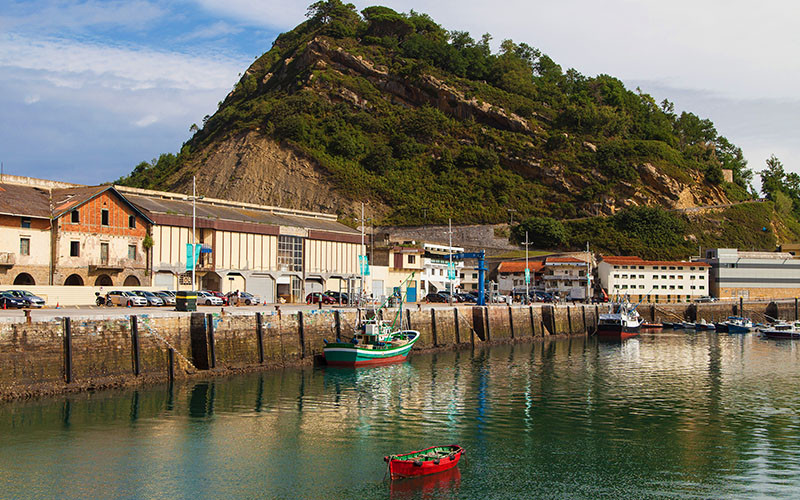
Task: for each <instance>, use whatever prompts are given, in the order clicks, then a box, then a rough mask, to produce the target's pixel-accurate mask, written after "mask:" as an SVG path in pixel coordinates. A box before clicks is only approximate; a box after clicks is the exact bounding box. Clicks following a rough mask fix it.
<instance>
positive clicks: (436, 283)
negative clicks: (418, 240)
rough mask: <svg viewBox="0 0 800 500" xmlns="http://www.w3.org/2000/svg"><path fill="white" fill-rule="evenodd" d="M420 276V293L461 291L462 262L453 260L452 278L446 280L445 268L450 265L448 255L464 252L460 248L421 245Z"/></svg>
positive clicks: (433, 244) (431, 244) (430, 244)
mask: <svg viewBox="0 0 800 500" xmlns="http://www.w3.org/2000/svg"><path fill="white" fill-rule="evenodd" d="M422 249H423V255H422V274H421V276H420V289H421V290H422V292H421V293H423V295H426V294H428V293H436V292H443V291H449V290H451V289H452V290H459V289H461V270H462V269H463V268H464V261H463V260H453V261H452V263H453V267H454V269H455V276H454V278H453V279H452V280H451V279H448V273H447V268H448V265H449V264H450V262H451V260H450V255H451V254H456V253H462V252H464V249H463V248H462V247H450V246H447V245H438V244H436V243H423V244H422Z"/></svg>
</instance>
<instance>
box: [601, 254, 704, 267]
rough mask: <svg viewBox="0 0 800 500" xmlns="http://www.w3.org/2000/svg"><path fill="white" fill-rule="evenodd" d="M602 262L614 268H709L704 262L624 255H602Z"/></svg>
mask: <svg viewBox="0 0 800 500" xmlns="http://www.w3.org/2000/svg"><path fill="white" fill-rule="evenodd" d="M601 258H602V260H603V262H605V263H606V264H611V265H614V266H631V265H634V266H696V267H709V265H708V264H707V263H705V262H695V261H685V260H644V259H642V258H641V257H636V256H624V255H604V256H602V257H601Z"/></svg>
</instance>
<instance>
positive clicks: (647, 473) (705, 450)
mask: <svg viewBox="0 0 800 500" xmlns="http://www.w3.org/2000/svg"><path fill="white" fill-rule="evenodd" d="M797 346H798V344H797V343H796V342H792V341H779V342H775V341H766V340H763V339H760V338H758V337H756V336H753V335H744V336H742V335H736V336H728V335H718V334H714V333H708V332H703V333H684V332H668V333H662V334H644V335H641V336H640V337H638V338H635V339H628V340H626V341H623V342H617V343H606V342H602V343H601V342H598V341H597V340H596V339H594V338H583V337H577V338H572V339H563V340H546V341H543V342H537V343H531V344H512V345H503V346H494V347H492V348H486V347H480V346H476V347H475V348H474V349H471V350H463V351H457V352H441V353H437V354H435V355H419V354H415V355H414V356H412V358H411V359H410V361H409V362H407V363H402V364H397V365H390V366H382V367H375V368H358V369H348V368H324V369H319V368H317V369H311V368H308V369H303V370H285V371H278V372H272V373H263V374H251V375H244V376H238V377H232V378H228V379H213V380H208V381H196V382H192V383H188V384H175V385H172V386H169V385H163V386H157V387H151V388H147V389H138V390H134V391H129V392H113V391H109V392H98V393H87V394H76V395H69V396H66V397H63V398H55V399H50V400H39V401H31V402H25V403H15V404H7V405H2V406H0V432H2V433H3V436H4V439H3V440H2V441H0V486H2V487H3V488H4V494H5V495H7V496H9V497H29V496H40V497H60V498H71V497H72V498H75V497H85V496H96V497H103V498H141V497H146V498H175V497H180V498H182V497H185V496H199V497H209V498H211V497H226V498H228V497H230V498H252V497H265V496H266V497H269V498H320V499H328V498H331V499H334V498H335V499H340V498H385V497H386V494H387V489H388V490H389V491H388V493H389V494H390V495H391V496H392V497H393V498H448V497H453V498H455V497H460V498H478V497H480V498H509V497H521V498H529V497H553V496H556V497H565V496H569V497H587V498H594V497H598V496H609V497H641V496H648V495H653V496H660V495H666V496H678V497H681V496H697V497H708V496H715V497H717V496H748V497H752V496H782V495H783V496H787V495H791V492H793V491H796V488H798V487H800V474H798V472H800V416H799V415H800V401H798V398H797V397H796V394H797V392H798V390H800V376H799V375H800V369H798V366H800V363H798V361H800V359H798V358H800V352H799V350H798V347H797ZM435 444H459V445H462V446H464V447H465V448H466V449H467V457H468V460H467V461H466V462H463V461H462V463H461V464H460V466H459V467H460V471H459V472H457V473H456V472H453V473H452V474H453V476H452V477H450V476H442V475H436V476H430V477H428V478H423V479H419V480H415V481H412V482H407V483H397V484H395V483H391V485H389V483H382V482H381V480H380V479H381V477H382V476H383V473H384V467H385V464H384V463H383V462H382V457H383V456H384V455H387V454H391V453H396V452H398V451H402V450H409V449H421V448H425V447H427V446H431V445H435ZM53 470H57V471H58V474H57V476H53V475H52V474H51V472H52V471H53ZM76 485H79V486H76Z"/></svg>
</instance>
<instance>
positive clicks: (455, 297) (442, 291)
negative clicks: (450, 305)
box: [438, 290, 461, 302]
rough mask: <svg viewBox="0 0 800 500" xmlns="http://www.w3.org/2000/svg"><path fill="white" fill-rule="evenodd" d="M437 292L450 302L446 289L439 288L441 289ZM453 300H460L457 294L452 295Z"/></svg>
mask: <svg viewBox="0 0 800 500" xmlns="http://www.w3.org/2000/svg"><path fill="white" fill-rule="evenodd" d="M438 293H439V294H440V295H443V296H444V298H445V302H450V292H448V291H447V290H441V291H440V292H438ZM453 302H461V301H460V300H458V294H454V295H453Z"/></svg>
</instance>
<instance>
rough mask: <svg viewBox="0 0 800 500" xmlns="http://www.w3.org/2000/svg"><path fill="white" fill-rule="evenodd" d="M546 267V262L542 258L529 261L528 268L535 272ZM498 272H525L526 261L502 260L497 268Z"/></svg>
mask: <svg viewBox="0 0 800 500" xmlns="http://www.w3.org/2000/svg"><path fill="white" fill-rule="evenodd" d="M543 267H544V262H542V261H540V260H531V261H528V269H530V270H531V271H533V272H539V271H541V270H542V268H543ZM497 272H498V273H523V272H525V262H524V261H523V262H519V261H513V262H501V263H500V266H499V267H498V268H497Z"/></svg>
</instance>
